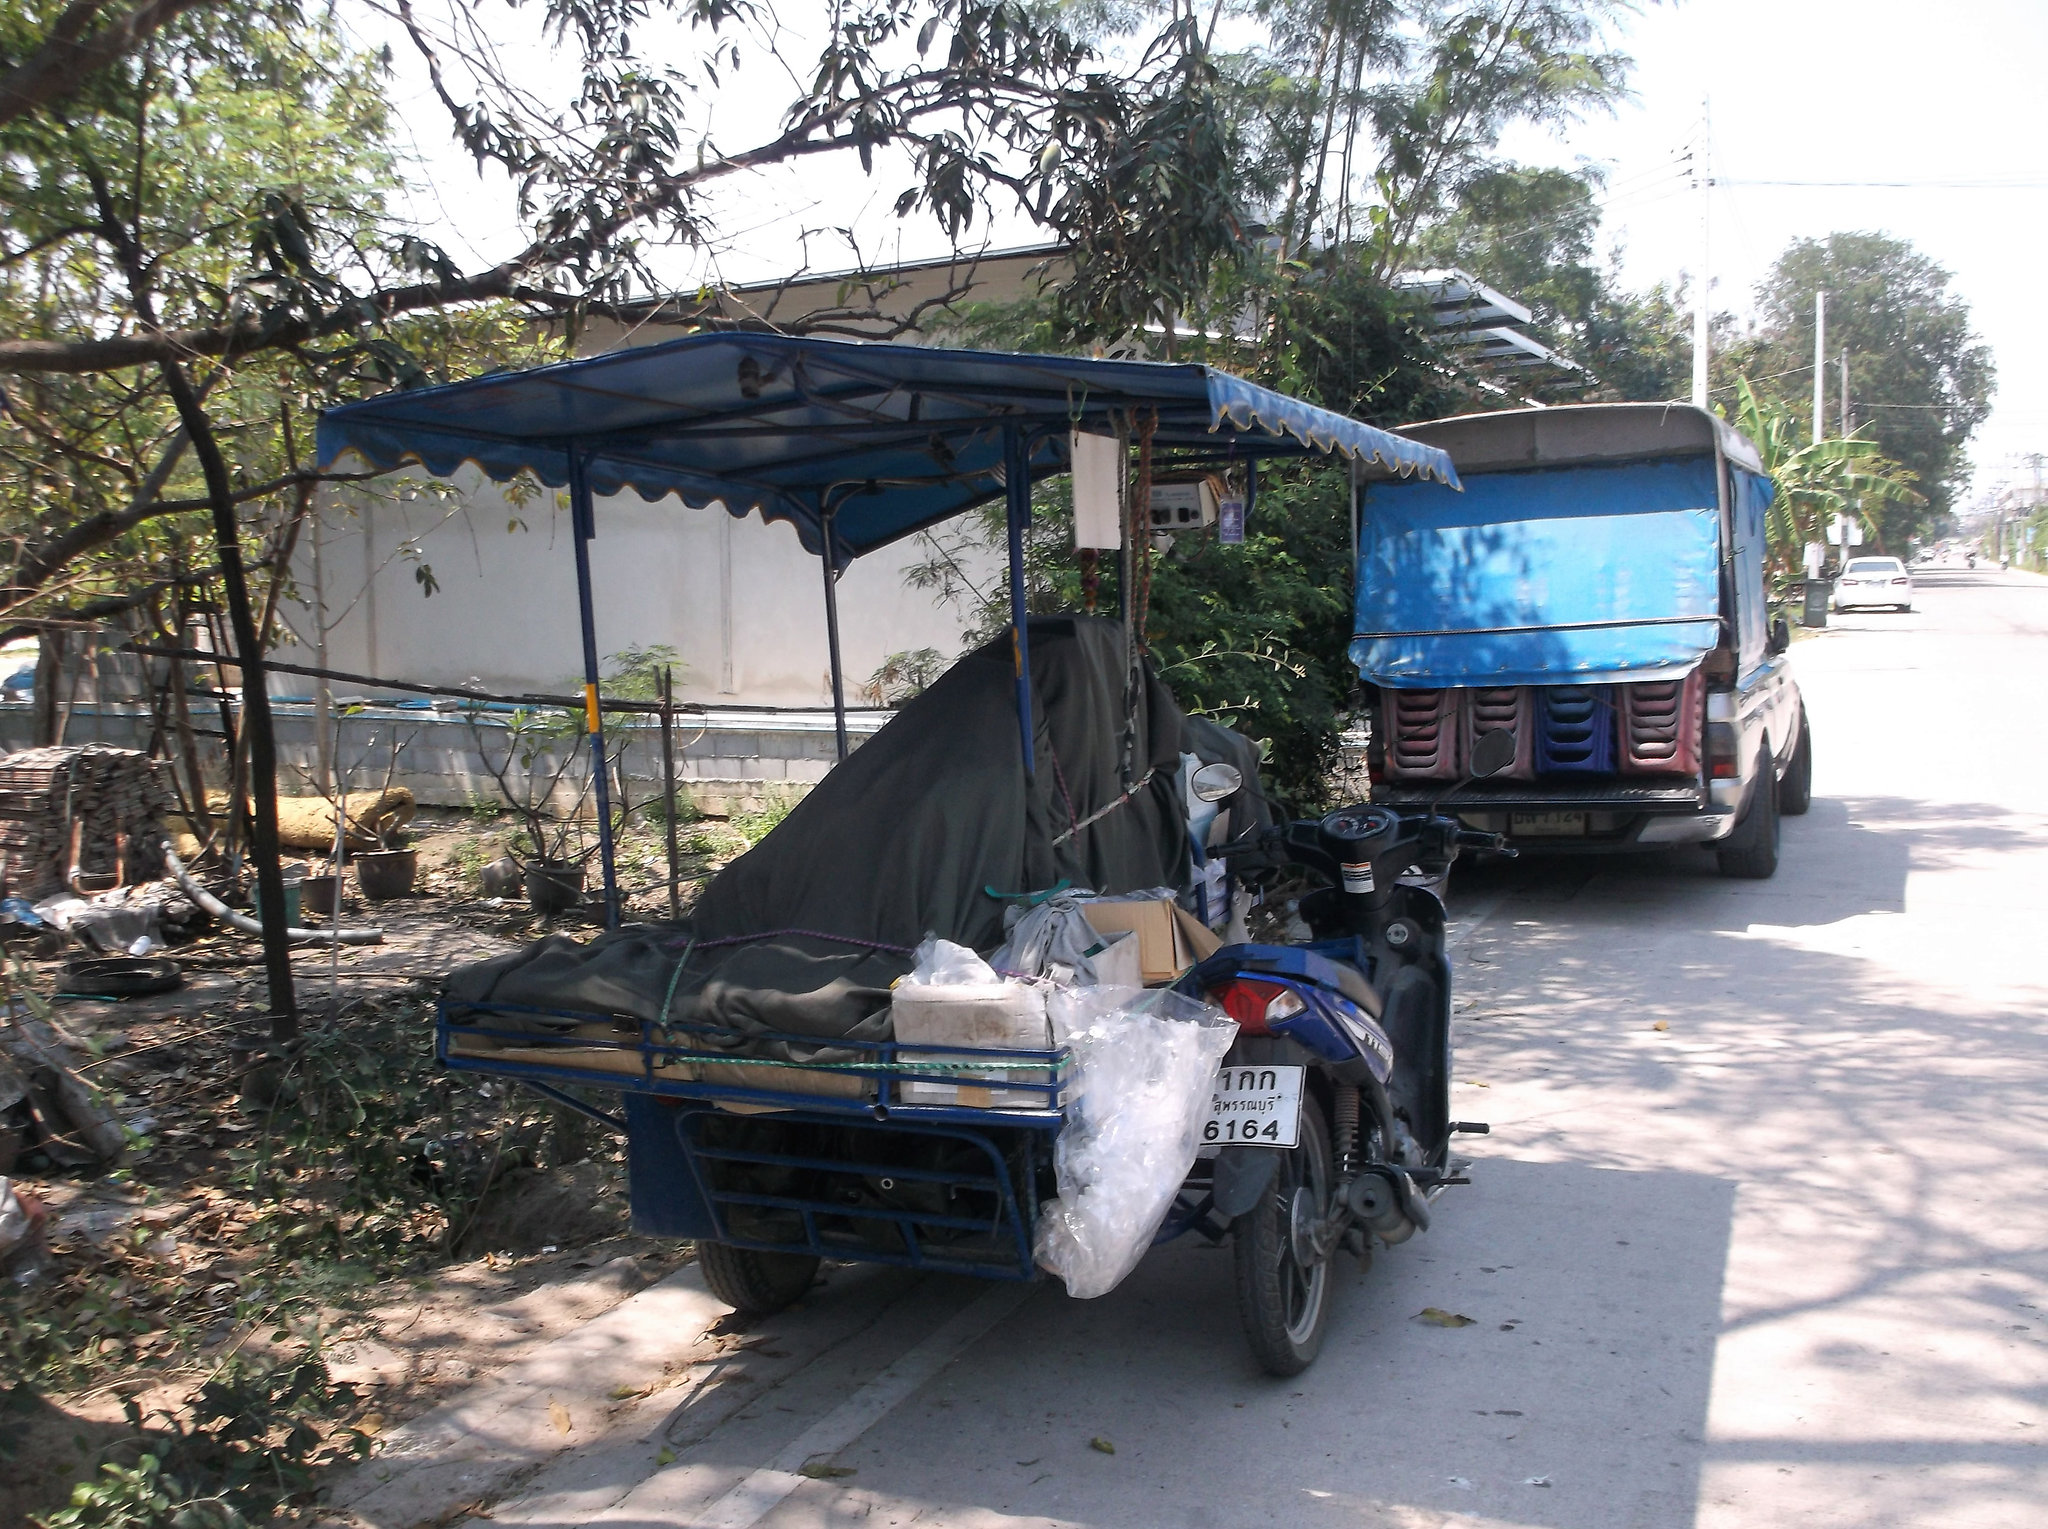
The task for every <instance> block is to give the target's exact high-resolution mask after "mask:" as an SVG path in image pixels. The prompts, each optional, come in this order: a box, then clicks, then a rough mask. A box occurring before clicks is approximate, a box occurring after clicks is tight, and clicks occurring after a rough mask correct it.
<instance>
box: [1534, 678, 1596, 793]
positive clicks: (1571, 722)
mask: <svg viewBox="0 0 2048 1529" xmlns="http://www.w3.org/2000/svg"><path fill="white" fill-rule="evenodd" d="M1536 695H1537V705H1538V707H1539V711H1540V715H1539V719H1538V726H1537V729H1536V773H1537V774H1539V775H1551V774H1558V775H1610V774H1612V773H1613V772H1614V735H1615V717H1614V690H1613V687H1612V686H1610V685H1544V686H1540V687H1539V688H1538V689H1537V691H1536Z"/></svg>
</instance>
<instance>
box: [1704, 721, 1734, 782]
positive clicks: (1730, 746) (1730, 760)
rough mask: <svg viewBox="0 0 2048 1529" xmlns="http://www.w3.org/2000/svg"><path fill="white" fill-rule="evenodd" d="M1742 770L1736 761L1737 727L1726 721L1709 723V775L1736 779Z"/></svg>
mask: <svg viewBox="0 0 2048 1529" xmlns="http://www.w3.org/2000/svg"><path fill="white" fill-rule="evenodd" d="M1739 773H1740V772H1739V771H1738V769H1737V767H1736V763H1735V729H1734V728H1733V727H1732V726H1731V725H1729V724H1728V723H1726V722H1709V723H1708V724H1707V775H1708V776H1709V777H1710V778H1711V779H1713V780H1734V779H1735V778H1736V776H1737V775H1738V774H1739Z"/></svg>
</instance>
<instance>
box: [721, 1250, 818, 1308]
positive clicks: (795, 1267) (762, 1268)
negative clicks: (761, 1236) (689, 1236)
mask: <svg viewBox="0 0 2048 1529" xmlns="http://www.w3.org/2000/svg"><path fill="white" fill-rule="evenodd" d="M697 1262H698V1263H699V1264H701V1265H703V1267H704V1283H705V1284H707V1285H709V1286H710V1287H711V1293H712V1294H713V1295H715V1296H717V1297H718V1298H719V1299H720V1300H721V1301H723V1302H725V1304H726V1305H728V1306H730V1307H731V1308H732V1309H733V1310H734V1311H737V1312H740V1313H742V1314H743V1315H745V1316H750V1317H765V1316H769V1315H771V1314H773V1313H775V1312H778V1311H780V1310H782V1309H783V1308H784V1307H785V1306H788V1305H790V1304H791V1303H792V1302H794V1301H796V1300H797V1299H798V1298H799V1297H801V1296H802V1295H803V1293H804V1292H805V1291H806V1290H809V1289H810V1288H811V1281H812V1280H814V1279H816V1278H817V1277H818V1260H817V1259H816V1258H813V1257H812V1256H811V1255H809V1254H807V1253H764V1252H761V1251H760V1250H759V1249H756V1248H736V1247H733V1246H732V1245H731V1244H730V1243H724V1242H700V1243H698V1244H697Z"/></svg>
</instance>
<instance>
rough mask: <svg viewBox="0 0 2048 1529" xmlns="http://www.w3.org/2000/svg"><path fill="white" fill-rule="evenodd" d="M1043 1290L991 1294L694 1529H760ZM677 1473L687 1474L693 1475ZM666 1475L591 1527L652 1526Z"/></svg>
mask: <svg viewBox="0 0 2048 1529" xmlns="http://www.w3.org/2000/svg"><path fill="white" fill-rule="evenodd" d="M1036 1289H1037V1286H1036V1285H1031V1284H1025V1283H1022V1282H1021V1281H1004V1282H1003V1283H1001V1284H998V1285H993V1286H991V1287H990V1288H989V1289H988V1290H987V1291H985V1292H984V1293H983V1294H981V1295H980V1296H978V1297H977V1298H976V1299H975V1300H974V1302H973V1303H972V1304H971V1305H969V1306H967V1307H966V1308H965V1309H963V1310H962V1311H960V1312H959V1313H957V1314H956V1315H955V1316H954V1317H953V1318H952V1319H951V1320H949V1321H948V1322H946V1323H945V1324H944V1325H943V1326H941V1327H940V1328H939V1330H938V1331H937V1332H935V1333H933V1334H932V1335H931V1336H930V1337H928V1338H926V1339H925V1340H924V1341H923V1342H922V1343H919V1344H918V1345H917V1346H916V1347H914V1348H912V1349H911V1350H910V1351H909V1352H908V1353H906V1354H905V1355H904V1356H903V1357H902V1358H900V1359H897V1360H895V1361H893V1362H892V1363H890V1364H889V1365H887V1366H885V1367H884V1368H883V1369H882V1371H881V1372H880V1373H879V1374H877V1375H876V1376H874V1377H873V1378H872V1379H871V1380H869V1381H868V1382H867V1384H866V1385H864V1386H862V1387H861V1388H860V1389H859V1390H857V1391H855V1392H854V1393H853V1395H851V1396H849V1397H848V1398H847V1399H846V1400H845V1401H843V1402H841V1403H840V1404H839V1405H838V1406H837V1407H834V1408H833V1409H832V1410H831V1411H830V1412H828V1413H826V1414H825V1416H824V1417H822V1418H820V1419H819V1420H818V1421H817V1422H815V1423H813V1424H812V1425H811V1426H810V1427H809V1428H807V1429H805V1430H804V1431H803V1433H801V1434H800V1435H798V1436H797V1438H796V1439H795V1440H794V1441H792V1442H791V1443H790V1444H789V1445H788V1446H786V1447H785V1448H784V1449H783V1450H782V1451H781V1453H779V1454H777V1455H776V1457H775V1458H774V1459H773V1460H771V1461H769V1462H768V1464H766V1465H765V1466H763V1467H761V1468H760V1469H759V1470H757V1471H753V1472H751V1473H750V1474H749V1475H748V1476H747V1477H746V1478H745V1479H744V1480H743V1481H741V1482H740V1484H739V1485H738V1486H736V1487H734V1488H733V1489H732V1490H731V1491H729V1492H727V1493H726V1494H725V1495H724V1496H723V1497H721V1498H719V1499H718V1500H717V1501H716V1502H714V1503H712V1504H711V1505H710V1506H709V1507H707V1508H705V1509H704V1510H703V1511H702V1512H701V1513H699V1514H697V1515H696V1516H695V1517H693V1518H691V1519H690V1520H689V1522H690V1524H691V1525H692V1526H693V1529H753V1526H754V1525H755V1524H757V1523H759V1522H760V1521H761V1520H762V1519H764V1518H766V1517H767V1516H768V1514H769V1513H770V1512H771V1511H773V1510H774V1508H775V1506H776V1504H778V1503H780V1502H781V1501H782V1500H783V1499H784V1498H785V1497H787V1496H789V1494H790V1493H792V1492H794V1491H795V1490H796V1489H797V1488H798V1487H800V1486H802V1485H803V1484H804V1483H805V1482H806V1481H807V1480H809V1479H810V1478H809V1477H806V1476H803V1475H800V1474H799V1472H800V1471H801V1469H802V1467H803V1466H804V1465H805V1464H806V1463H807V1462H809V1461H812V1460H816V1459H819V1458H820V1457H829V1456H832V1455H836V1454H838V1453H839V1452H840V1451H841V1450H843V1449H845V1448H846V1447H847V1446H848V1445H850V1444H852V1443H853V1442H854V1440H856V1439H858V1438H859V1437H860V1436H861V1435H862V1434H864V1433H866V1432H867V1431H868V1430H869V1429H870V1428H872V1427H874V1426H875V1425H876V1424H877V1423H879V1422H881V1421H882V1419H883V1418H885V1417H887V1416H888V1415H889V1414H890V1413H891V1412H893V1411H894V1410H895V1409H896V1408H897V1407H899V1406H901V1405H902V1404H903V1403H904V1402H905V1401H908V1400H909V1399H910V1398H911V1397H912V1396H914V1395H915V1394H916V1393H917V1391H918V1389H919V1388H920V1387H921V1386H923V1385H924V1384H925V1383H926V1382H927V1381H929V1380H931V1379H932V1378H933V1377H934V1376H936V1375H937V1374H938V1373H939V1372H940V1371H941V1370H943V1369H945V1367H946V1366H947V1365H949V1364H951V1363H952V1362H953V1361H954V1360H955V1359H957V1358H959V1357H960V1355H961V1354H963V1353H965V1352H966V1351H967V1349H968V1348H969V1347H970V1346H972V1345H973V1344H974V1343H975V1341H976V1340H978V1339H979V1338H980V1337H981V1336H982V1334H984V1333H986V1332H987V1331H988V1330H989V1329H990V1328H992V1327H994V1326H995V1325H996V1324H997V1323H998V1322H1000V1321H1002V1320H1003V1318H1005V1317H1007V1316H1008V1315H1009V1314H1010V1313H1011V1312H1013V1311H1015V1310H1016V1309H1017V1308H1018V1307H1019V1306H1021V1305H1023V1304H1024V1302H1025V1301H1026V1300H1027V1299H1029V1298H1030V1296H1031V1294H1032V1293H1033V1292H1034V1291H1035V1290H1036ZM674 1469H675V1470H676V1471H678V1472H687V1471H688V1470H689V1467H688V1466H676V1467H674ZM666 1474H668V1473H667V1472H662V1473H658V1474H656V1475H655V1476H652V1477H650V1478H649V1479H648V1481H647V1482H646V1483H645V1484H644V1485H643V1487H642V1488H641V1489H640V1490H638V1491H635V1492H634V1493H632V1494H631V1495H629V1496H628V1497H626V1498H625V1499H624V1500H623V1501H621V1502H619V1503H618V1504H617V1505H615V1506H614V1507H612V1508H611V1509H610V1510H608V1511H607V1512H604V1513H601V1514H599V1515H597V1516H596V1517H595V1518H592V1519H589V1520H587V1522H588V1523H589V1524H593V1525H595V1524H607V1523H647V1522H649V1521H650V1519H649V1509H650V1508H652V1507H654V1504H653V1503H651V1502H648V1501H646V1500H645V1498H644V1497H643V1493H645V1492H646V1490H647V1488H648V1487H653V1488H655V1492H654V1493H653V1494H651V1495H657V1496H658V1495H663V1494H661V1492H660V1487H659V1483H660V1482H661V1479H662V1476H663V1475H666ZM636 1499H640V1500H639V1501H636Z"/></svg>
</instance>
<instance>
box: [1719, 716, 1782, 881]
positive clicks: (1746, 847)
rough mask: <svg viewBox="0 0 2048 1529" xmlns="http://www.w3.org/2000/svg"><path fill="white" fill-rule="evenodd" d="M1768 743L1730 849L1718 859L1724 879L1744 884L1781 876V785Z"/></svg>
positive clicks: (1729, 841)
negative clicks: (1779, 788)
mask: <svg viewBox="0 0 2048 1529" xmlns="http://www.w3.org/2000/svg"><path fill="white" fill-rule="evenodd" d="M1774 776H1775V770H1774V766H1773V762H1772V760H1771V746H1770V745H1769V744H1768V743H1766V744H1765V745H1764V746H1763V748H1762V749H1760V750H1759V751H1758V752H1757V756H1756V784H1755V785H1754V786H1752V787H1751V788H1750V792H1749V805H1748V806H1747V807H1745V808H1744V809H1743V811H1742V817H1741V820H1740V821H1738V822H1737V823H1736V825H1735V832H1734V833H1732V834H1730V835H1729V836H1728V839H1727V847H1726V848H1725V849H1722V850H1720V851H1719V852H1718V853H1717V854H1716V855H1715V859H1716V860H1718V861H1719V862H1720V866H1721V874H1722V875H1723V876H1735V877H1740V878H1741V879H1742V880H1745V881H1768V880H1769V879H1770V878H1771V877H1773V876H1775V875H1777V874H1778V783H1777V780H1776V779H1775V778H1774Z"/></svg>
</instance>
